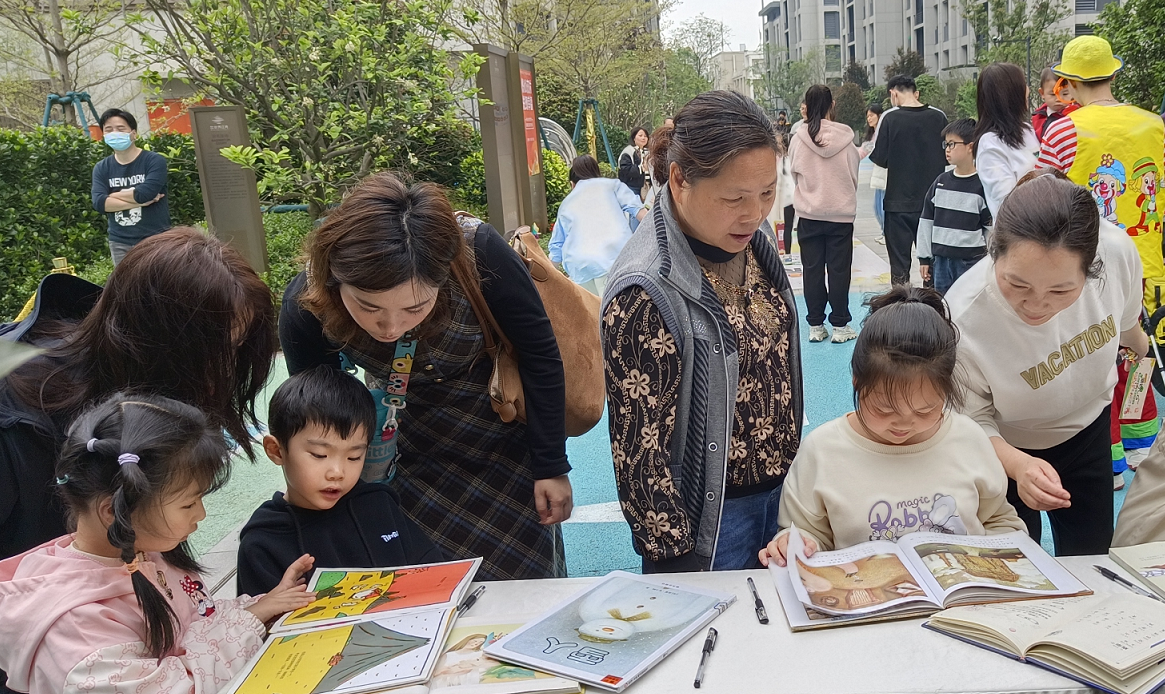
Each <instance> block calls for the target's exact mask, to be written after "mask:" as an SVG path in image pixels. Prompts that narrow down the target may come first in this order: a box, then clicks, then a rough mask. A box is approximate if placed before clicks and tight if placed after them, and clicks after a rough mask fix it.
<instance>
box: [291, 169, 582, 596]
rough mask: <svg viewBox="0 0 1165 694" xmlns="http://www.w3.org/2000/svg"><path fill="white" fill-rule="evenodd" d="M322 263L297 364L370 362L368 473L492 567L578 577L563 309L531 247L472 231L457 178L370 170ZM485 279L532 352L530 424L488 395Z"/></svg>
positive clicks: (314, 246) (333, 230) (303, 311)
mask: <svg viewBox="0 0 1165 694" xmlns="http://www.w3.org/2000/svg"><path fill="white" fill-rule="evenodd" d="M306 245H307V255H308V259H309V265H308V267H309V268H310V269H309V271H307V272H304V273H301V274H300V275H299V276H298V277H296V278H295V279H294V280H292V282H291V284H290V285H288V287H287V291H286V292H285V293H284V298H283V309H282V312H281V315H280V320H279V339H280V342H281V344H282V345H283V352H284V354H285V355H286V357H287V368H288V370H289V371H290V372H291V373H293V374H294V373H297V372H299V371H302V370H304V369H308V368H311V367H313V366H316V365H318V364H327V365H330V366H333V367H335V368H345V367H350V366H351V365H353V364H354V365H355V366H359V367H360V368H362V369H363V370H364V379H365V383H366V384H367V385H368V387H369V389H370V390H372V392H373V395H374V396H375V398H376V400H377V403H378V410H379V412H378V417H379V422H378V431H376V432H375V433H374V435H373V437H372V446H371V447H370V448H369V453H368V458H367V459H366V461H365V467H364V475H363V477H364V479H365V480H367V481H384V482H387V483H390V484H391V485H392V488H393V489H394V490H395V491H396V492H397V493H398V494H399V495H400V497H401V506H402V508H403V509H404V511H405V513H406V514H408V516H409V517H410V518H412V519H413V520H414V521H416V522H417V523H418V524H419V525H420V526H421V527H422V528H424V529H425V531H426V532H427V533H428V534H429V535H430V537H431V538H432V539H433V540H434V541H435V542H436V543H437V544H439V545H440V546H441V547H442V548H444V550H445V552H446V553H447V554H448V555H449V556H451V557H455V558H466V557H476V556H481V557H484V558H485V561H484V563H483V564H482V568H481V570H480V572H479V573H478V578H479V580H495V579H507V578H544V577H551V576H564V575H565V574H566V564H565V559H564V555H563V548H562V535H561V533H560V531H559V529H558V526H557V524H558V523H560V522H561V521H563V520H566V519H567V518H569V517H570V511H571V488H570V481H569V479H568V478H567V472H569V471H570V465H569V464H568V463H567V461H566V433H565V423H564V412H565V390H564V389H565V385H564V376H563V371H562V360H561V357H560V356H559V352H558V342H557V341H556V339H555V337H554V331H553V329H552V328H551V325H550V319H549V318H547V316H546V311H545V309H544V308H543V306H542V301H541V299H540V298H539V296H538V293H537V291H536V290H535V288H534V283H533V280H532V279H531V278H530V275H529V273H528V272H527V270H526V268H525V266H524V265H523V264H522V262H521V259H519V258H518V256H517V254H516V253H514V251H513V250H512V249H511V248H510V247H509V246H508V245H507V244H506V242H505V241H504V240H503V239H502V238H501V236H499V235H498V233H497V232H496V231H495V230H494V229H493V227H491V226H489V225H488V224H481V225H480V226H475V228H474V230H472V231H471V232H469V242H467V240H466V236H465V232H463V230H462V228H461V227H460V226H459V224H458V221H457V219H456V218H455V217H454V214H453V210H452V208H451V207H450V206H449V201H448V200H447V199H446V198H445V195H444V193H443V192H442V190H441V189H440V188H439V187H438V186H436V185H433V184H426V183H422V184H417V185H413V186H411V187H409V186H406V185H404V184H403V183H401V182H400V181H399V180H397V179H396V178H395V177H394V176H392V175H390V174H387V173H382V174H375V175H372V176H369V177H368V178H366V179H365V180H364V181H363V182H362V183H361V184H360V185H359V186H358V187H357V188H356V189H355V190H354V191H353V192H352V193H350V194H349V195H348V196H347V197H346V198H345V199H344V202H343V203H341V204H340V206H339V207H338V208H336V209H335V210H333V211H332V212H331V214H329V215H328V218H327V219H326V220H325V221H324V223H323V224H322V225H321V226H320V228H319V229H317V230H316V231H315V232H313V233H312V235H311V236H310V237H309V238H308V240H307V244H306ZM465 282H474V283H478V284H479V285H480V287H481V293H482V294H483V295H484V297H485V301H486V303H487V304H488V305H489V308H490V311H491V312H492V313H493V315H494V317H495V318H496V319H497V322H498V324H499V326H500V327H501V329H502V330H503V331H504V332H505V334H506V337H508V338H509V339H510V341H511V342H512V343H513V345H514V347H515V348H516V350H517V361H518V365H519V370H520V374H521V380H522V386H523V388H524V391H525V397H526V412H527V416H528V422H527V423H526V424H520V423H517V422H515V423H511V424H506V423H504V422H502V421H501V419H499V417H498V415H497V414H495V413H494V411H493V409H492V406H491V404H490V403H491V401H490V397H489V392H488V384H489V378H490V374H491V372H492V368H493V362H492V360H491V359H490V357H489V356H488V355H487V354H485V351H484V350H485V343H484V340H483V336H482V328H481V324H480V323H479V322H478V319H477V317H476V316H475V314H474V312H473V308H472V306H471V305H470V302H469V300H468V299H467V298H466V294H465V290H464V286H465V285H463V283H465Z"/></svg>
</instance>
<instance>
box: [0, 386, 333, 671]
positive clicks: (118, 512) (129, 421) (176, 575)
mask: <svg viewBox="0 0 1165 694" xmlns="http://www.w3.org/2000/svg"><path fill="white" fill-rule="evenodd" d="M227 453H228V450H227V446H226V443H225V442H224V440H223V435H222V430H221V428H219V427H217V426H214V425H212V424H211V423H209V422H208V421H207V418H206V416H205V415H204V414H203V413H202V412H201V411H199V410H198V409H196V408H194V407H191V406H189V405H185V404H183V403H180V402H178V401H175V400H170V399H168V398H162V397H157V396H144V395H143V396H132V395H125V394H120V393H119V394H116V395H113V396H112V397H110V398H109V399H107V400H106V401H105V402H103V403H102V404H100V405H97V406H96V407H95V408H93V409H92V410H90V411H88V412H87V413H85V414H83V415H81V417H80V418H78V419H77V421H76V422H74V424H73V425H72V427H71V429H70V431H69V435H68V438H67V440H66V442H65V444H64V449H63V451H62V453H61V457H60V460H59V463H58V465H57V472H56V474H57V478H56V483H57V489H58V490H59V491H60V493H61V495H62V496H63V498H64V500H65V503H66V505H67V506H68V508H69V510H70V512H71V515H72V516H73V520H74V522H75V524H76V528H77V530H76V532H75V533H73V534H70V535H65V536H64V537H60V538H57V539H56V540H52V541H49V542H46V543H45V544H43V545H41V546H39V547H36V548H34V549H31V550H29V551H28V552H25V553H24V554H21V555H17V556H15V557H11V558H9V559H6V560H4V561H2V562H0V614H3V615H4V618H3V619H2V620H0V668H2V669H3V670H5V671H7V673H8V687H10V688H11V689H13V690H15V691H18V692H31V693H32V694H42V693H43V694H49V693H50V692H52V693H54V694H55V693H59V692H68V693H71V692H80V691H85V692H87V693H89V694H103V693H106V692H119V693H121V692H124V693H134V694H142V693H153V692H168V693H170V694H175V693H177V692H200V693H201V692H207V693H212V692H216V691H218V690H219V689H221V688H222V687H224V686H225V685H226V684H227V682H229V681H230V679H231V677H233V676H234V675H235V674H236V673H238V672H239V671H240V670H241V668H242V667H243V666H244V665H245V664H246V662H247V660H248V659H249V658H250V657H251V656H252V655H254V654H255V652H257V651H258V650H259V647H260V646H261V645H262V643H263V638H264V636H265V635H266V628H265V626H264V625H265V624H266V623H268V622H270V621H271V620H273V619H274V618H276V617H278V616H280V615H281V614H283V613H284V612H287V611H289V610H292V609H295V608H299V607H303V606H305V605H307V604H309V603H310V602H311V601H312V600H313V599H314V595H312V594H310V593H308V592H307V591H306V587H305V586H304V585H303V582H302V580H301V579H300V574H302V573H303V572H304V571H306V570H307V569H309V568H310V567H311V563H312V558H311V557H310V556H308V555H304V556H303V557H300V559H299V560H298V561H296V562H295V564H294V565H292V566H291V567H290V568H289V569H288V570H287V573H286V574H285V575H284V577H283V581H282V582H281V583H280V584H279V585H278V586H277V587H276V588H275V589H274V590H272V591H271V592H270V593H268V594H267V595H265V596H263V597H261V598H259V599H255V598H252V597H248V596H242V597H240V598H238V599H235V600H214V599H213V598H212V597H211V596H210V594H209V592H208V589H207V586H206V585H205V584H204V583H203V581H202V579H201V578H200V577H199V573H198V564H197V563H196V562H195V561H194V558H193V557H192V555H191V553H190V549H189V547H188V546H187V544H186V540H187V538H188V537H189V536H190V534H191V533H193V532H194V530H195V529H196V528H197V527H198V522H199V521H201V520H202V519H203V518H205V517H206V512H205V510H204V509H203V506H202V497H203V495H204V494H206V493H208V492H210V491H212V490H214V489H216V488H218V487H219V486H220V485H222V484H223V483H224V482H225V481H226V480H227V477H228V475H229V468H228V465H229V463H228V457H227Z"/></svg>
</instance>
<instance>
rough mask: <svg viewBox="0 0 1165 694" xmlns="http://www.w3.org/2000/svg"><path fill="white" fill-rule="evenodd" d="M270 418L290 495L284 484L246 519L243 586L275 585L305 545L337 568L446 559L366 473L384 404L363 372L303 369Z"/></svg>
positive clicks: (278, 397)
mask: <svg viewBox="0 0 1165 694" xmlns="http://www.w3.org/2000/svg"><path fill="white" fill-rule="evenodd" d="M268 426H269V427H270V429H271V433H270V434H268V435H267V436H265V437H264V438H263V449H264V451H266V453H267V457H269V458H270V459H271V462H273V463H275V464H276V465H279V466H280V467H282V468H283V476H284V478H285V479H286V480H287V494H286V495H284V494H283V493H280V492H276V493H275V496H274V497H272V498H271V500H270V501H265V502H263V505H262V506H260V507H259V508H258V509H256V511H255V513H253V514H252V515H251V520H250V521H248V522H247V524H246V526H244V527H243V531H242V533H241V534H240V536H239V561H238V569H239V573H238V580H237V586H238V593H239V595H242V594H244V593H245V594H247V595H260V594H263V593H266V592H268V591H270V590H271V589H272V588H274V587H275V586H276V585H278V584H279V581H280V578H281V577H282V576H283V572H284V571H286V570H287V567H289V566H291V564H292V563H293V562H295V560H296V559H298V558H299V557H301V556H303V555H304V554H310V555H312V557H313V559H314V562H315V566H317V567H319V566H322V567H336V568H341V567H343V568H380V567H393V566H405V565H408V564H427V563H431V562H438V561H443V560H444V559H445V557H444V555H443V554H442V552H441V550H440V549H439V548H438V547H437V546H436V545H435V544H433V542H432V540H430V539H429V538H428V537H427V536H426V535H425V533H424V531H422V530H421V529H420V528H419V527H417V525H416V524H415V523H413V521H411V520H409V519H408V518H407V517H406V516H405V515H404V513H402V512H401V510H400V505H399V501H398V500H397V498H396V496H395V495H394V494H393V493H392V492H391V491H390V490H389V488H388V487H387V486H386V485H384V484H370V483H367V482H363V481H361V480H360V472H361V470H362V469H363V467H364V454H365V453H366V452H367V450H368V442H369V439H370V438H371V434H372V432H373V430H374V429H375V426H376V404H375V403H374V402H373V400H372V394H371V393H369V392H368V389H367V388H365V387H364V386H363V385H362V384H361V383H360V382H359V381H357V380H356V379H355V378H353V377H352V376H350V375H348V374H347V373H344V372H343V371H340V370H338V369H334V368H331V367H328V366H319V367H316V368H314V369H311V370H309V371H304V372H301V373H298V374H296V375H295V376H292V377H291V378H289V379H287V381H285V382H284V383H283V385H281V386H279V388H278V389H277V390H276V391H275V395H274V396H272V398H271V404H270V406H269V408H268Z"/></svg>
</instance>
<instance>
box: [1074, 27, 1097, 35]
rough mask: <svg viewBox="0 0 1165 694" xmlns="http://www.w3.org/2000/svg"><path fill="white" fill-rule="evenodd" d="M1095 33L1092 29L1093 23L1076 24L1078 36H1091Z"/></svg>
mask: <svg viewBox="0 0 1165 694" xmlns="http://www.w3.org/2000/svg"><path fill="white" fill-rule="evenodd" d="M1094 33H1096V32H1094V31H1093V30H1092V25H1091V24H1077V25H1076V35H1077V36H1091V35H1092V34H1094Z"/></svg>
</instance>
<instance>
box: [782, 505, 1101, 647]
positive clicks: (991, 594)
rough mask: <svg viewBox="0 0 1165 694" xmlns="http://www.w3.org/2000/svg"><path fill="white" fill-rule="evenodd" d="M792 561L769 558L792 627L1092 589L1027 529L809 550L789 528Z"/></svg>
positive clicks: (909, 537) (936, 535)
mask: <svg viewBox="0 0 1165 694" xmlns="http://www.w3.org/2000/svg"><path fill="white" fill-rule="evenodd" d="M787 556H788V559H789V561H788V566H787V567H778V566H777V565H776V562H773V563H771V564H770V566H769V570H770V574H771V575H772V576H773V580H774V582H775V583H776V586H777V593H778V595H779V596H780V598H781V605H782V607H784V609H785V616H786V617H787V618H788V620H789V626H790V628H791V629H792V630H793V631H801V630H805V629H815V628H824V627H831V626H842V625H847V624H858V623H866V622H876V621H884V620H886V619H907V618H911V617H920V616H926V615H928V614H932V613H934V612H936V611H938V610H940V609H942V608H944V607H952V606H955V605H968V604H977V603H985V602H1001V601H1006V600H1024V599H1029V598H1048V597H1064V596H1071V595H1086V594H1089V593H1091V592H1092V591H1091V590H1090V589H1089V588H1088V587H1087V586H1085V585H1084V584H1083V583H1081V582H1080V581H1079V579H1077V578H1076V577H1075V576H1073V575H1072V574H1071V573H1070V572H1069V571H1068V570H1067V569H1065V568H1064V567H1063V566H1061V565H1060V564H1059V562H1057V561H1056V560H1055V559H1054V558H1052V557H1051V556H1050V555H1049V554H1048V553H1047V552H1045V551H1044V550H1043V548H1042V547H1040V546H1039V545H1038V544H1036V543H1035V542H1034V541H1032V539H1031V538H1030V537H1028V536H1027V534H1026V533H1023V532H1018V531H1017V532H1011V533H1006V534H1002V535H978V536H971V535H949V534H941V533H910V534H909V535H905V536H903V537H901V538H899V539H898V541H897V542H888V541H874V542H864V543H862V544H860V545H854V546H853V547H848V548H846V549H842V550H835V551H831V552H817V553H816V554H814V555H813V556H811V557H806V556H805V552H804V543H803V540H802V537H801V534H800V533H799V532H797V530H796V529H795V528H794V529H793V530H792V531H791V532H790V533H789V548H788V554H787Z"/></svg>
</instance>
